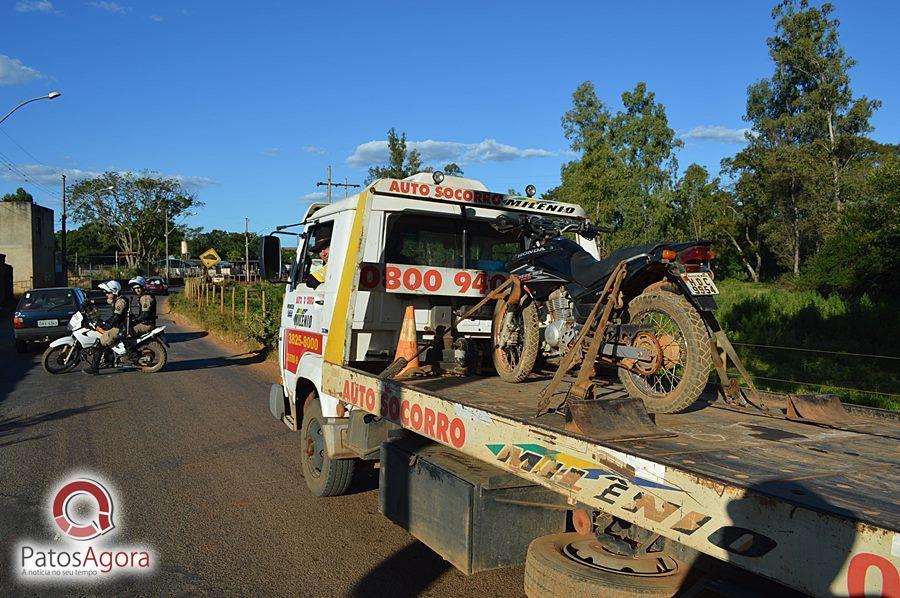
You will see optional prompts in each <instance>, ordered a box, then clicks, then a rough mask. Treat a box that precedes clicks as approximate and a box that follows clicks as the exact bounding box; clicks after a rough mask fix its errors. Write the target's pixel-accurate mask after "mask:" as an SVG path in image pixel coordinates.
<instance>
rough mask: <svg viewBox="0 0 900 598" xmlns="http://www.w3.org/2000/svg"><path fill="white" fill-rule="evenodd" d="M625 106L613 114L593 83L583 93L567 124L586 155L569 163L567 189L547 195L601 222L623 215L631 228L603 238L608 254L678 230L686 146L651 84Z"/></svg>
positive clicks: (628, 96) (625, 98)
mask: <svg viewBox="0 0 900 598" xmlns="http://www.w3.org/2000/svg"><path fill="white" fill-rule="evenodd" d="M622 105H623V109H622V110H619V111H618V112H616V113H615V114H612V113H611V112H610V110H609V108H608V107H607V106H606V105H605V104H604V103H603V102H602V101H601V100H600V99H599V98H598V96H597V94H596V91H595V89H594V85H593V83H591V82H590V81H585V82H584V83H582V84H581V85H579V86H578V88H576V90H575V92H574V93H573V94H572V108H571V109H570V110H569V111H567V112H566V114H565V115H564V116H563V118H562V126H563V132H564V133H565V135H566V137H567V138H568V139H569V142H570V144H571V147H572V150H573V151H575V152H577V153H578V154H579V157H578V158H577V159H575V160H573V161H571V162H569V163H567V164H565V165H563V167H562V171H561V175H562V184H561V185H560V186H559V187H557V188H555V189H552V190H550V191H549V192H548V193H547V194H546V195H545V197H549V198H551V199H556V200H559V201H568V202H572V203H577V204H580V205H581V206H583V207H584V208H585V210H586V211H587V213H588V215H589V216H590V217H591V218H595V219H599V220H601V221H610V220H611V219H612V216H613V214H614V213H615V212H621V213H622V214H623V216H624V218H625V221H624V222H625V225H624V226H623V228H622V230H620V231H619V232H617V233H615V234H614V235H610V236H607V235H604V236H603V237H601V243H602V244H603V249H604V251H607V250H610V249H615V248H616V247H621V246H623V245H631V244H636V243H641V242H648V241H653V240H659V239H661V238H664V237H666V236H668V235H669V234H670V233H673V232H674V213H673V210H672V202H673V197H672V191H673V189H672V187H673V181H674V178H675V174H676V171H677V161H676V159H675V151H676V150H677V148H679V147H680V146H681V144H682V143H681V141H680V140H679V139H677V138H676V137H675V131H674V130H672V128H671V127H669V124H668V118H667V117H666V112H665V107H664V106H663V105H662V104H660V103H658V102H657V101H656V98H655V96H654V94H653V93H652V92H650V91H648V90H647V86H646V84H644V83H638V84H637V85H636V86H635V88H634V89H633V90H631V91H626V92H625V93H623V94H622Z"/></svg>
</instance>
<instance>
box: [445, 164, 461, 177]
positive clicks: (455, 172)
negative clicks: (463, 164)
mask: <svg viewBox="0 0 900 598" xmlns="http://www.w3.org/2000/svg"><path fill="white" fill-rule="evenodd" d="M444 174H446V175H450V176H463V169H462V168H460V167H459V164H457V163H456V162H450V163H449V164H446V165H445V166H444Z"/></svg>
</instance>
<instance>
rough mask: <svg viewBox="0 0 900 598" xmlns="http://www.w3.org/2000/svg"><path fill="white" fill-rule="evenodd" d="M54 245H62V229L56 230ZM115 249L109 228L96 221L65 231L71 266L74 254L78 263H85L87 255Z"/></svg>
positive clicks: (95, 254) (73, 261)
mask: <svg viewBox="0 0 900 598" xmlns="http://www.w3.org/2000/svg"><path fill="white" fill-rule="evenodd" d="M56 246H57V247H62V231H57V232H56ZM117 249H118V245H117V244H116V240H115V237H114V236H113V235H112V234H111V233H110V231H109V229H108V228H107V227H104V226H101V225H100V224H98V223H96V222H87V223H85V224H82V225H81V226H79V227H78V228H73V229H69V230H68V231H67V232H66V253H67V254H68V260H69V262H70V263H71V264H72V265H73V266H74V265H75V256H78V263H81V264H85V263H87V259H88V257H89V256H100V255H103V256H108V255H112V254H114V253H115V252H116V250H117Z"/></svg>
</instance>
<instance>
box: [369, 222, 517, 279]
mask: <svg viewBox="0 0 900 598" xmlns="http://www.w3.org/2000/svg"><path fill="white" fill-rule="evenodd" d="M521 247H522V244H521V241H519V239H518V238H517V237H516V235H514V234H510V233H500V232H498V231H496V230H494V228H493V227H492V226H491V225H490V224H489V223H487V222H484V221H481V220H462V219H461V218H444V217H440V216H438V217H435V216H433V215H428V216H425V215H420V214H400V215H395V216H392V217H391V218H390V219H389V220H388V234H387V241H386V243H385V249H384V258H385V262H386V263H391V264H404V265H411V266H412V265H414V266H438V267H443V268H471V269H477V270H491V271H503V270H504V269H505V267H506V262H507V261H508V260H509V258H510V257H512V256H513V254H515V253H516V252H518V251H521Z"/></svg>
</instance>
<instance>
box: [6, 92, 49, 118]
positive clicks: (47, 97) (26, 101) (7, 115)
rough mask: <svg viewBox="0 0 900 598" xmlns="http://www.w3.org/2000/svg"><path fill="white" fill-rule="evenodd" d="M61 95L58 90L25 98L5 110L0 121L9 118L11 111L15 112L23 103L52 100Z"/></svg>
mask: <svg viewBox="0 0 900 598" xmlns="http://www.w3.org/2000/svg"><path fill="white" fill-rule="evenodd" d="M61 95H62V94H61V93H59V92H58V91H51V92H50V93H48V94H47V95H45V96H39V97H36V98H31V99H30V100H25V101H24V102H22V103H21V104H19V105H18V106H16V107H15V108H13V109H12V110H10V111H9V112H7V113H6V115H4V117H3V118H0V123H2V122H3V121H4V120H6V119H7V118H9V117H10V116H11V115H12V113H13V112H15V111H16V110H18V109H19V108H21V107H22V106H24V105H25V104H30V103H31V102H37V101H38V100H53V99H56V98H58V97H59V96H61Z"/></svg>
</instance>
